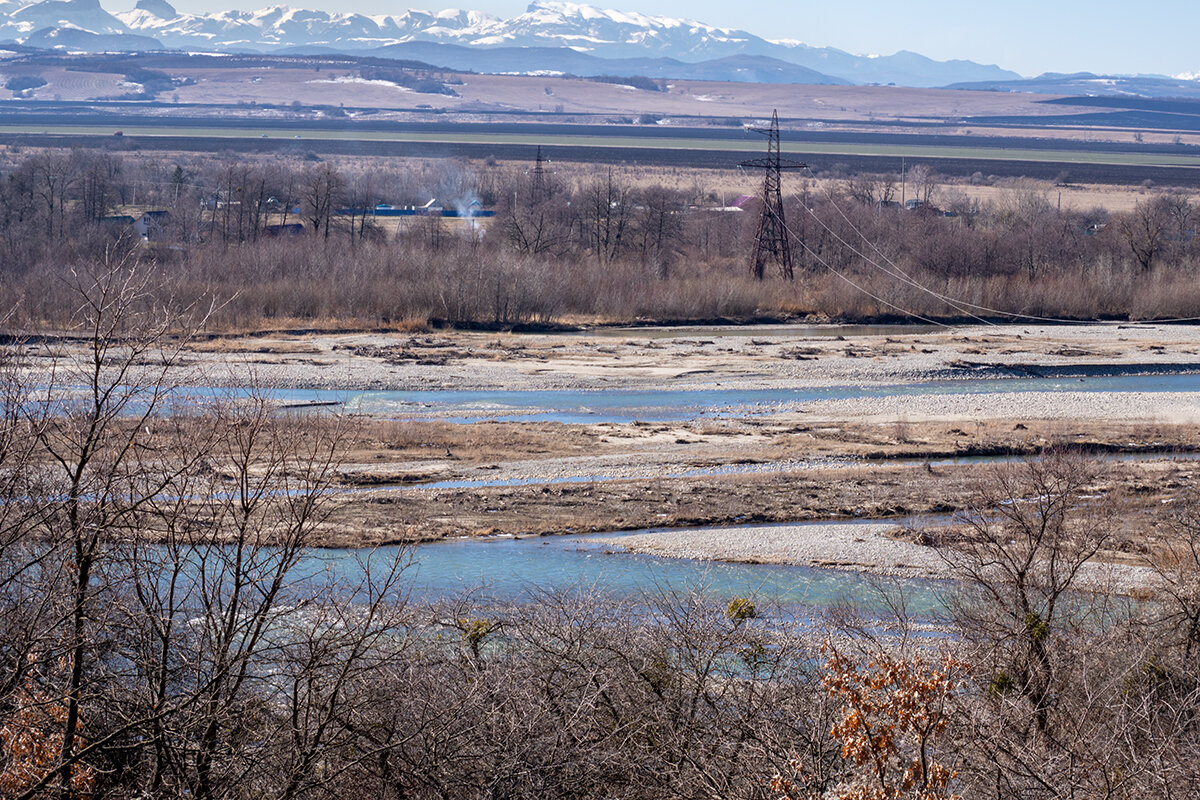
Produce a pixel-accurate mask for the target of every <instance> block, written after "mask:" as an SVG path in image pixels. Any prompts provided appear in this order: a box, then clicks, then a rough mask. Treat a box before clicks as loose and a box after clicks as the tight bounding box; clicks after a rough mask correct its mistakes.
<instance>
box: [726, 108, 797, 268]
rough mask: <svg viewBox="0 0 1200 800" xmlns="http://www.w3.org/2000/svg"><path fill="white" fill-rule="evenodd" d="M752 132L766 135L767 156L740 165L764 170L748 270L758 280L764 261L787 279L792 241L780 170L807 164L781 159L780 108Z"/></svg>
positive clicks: (790, 262)
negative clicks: (760, 203) (769, 122)
mask: <svg viewBox="0 0 1200 800" xmlns="http://www.w3.org/2000/svg"><path fill="white" fill-rule="evenodd" d="M754 132H755V133H761V134H764V135H766V137H767V157H766V158H755V159H751V160H750V161H743V162H742V163H741V166H743V167H756V168H759V169H762V170H763V171H764V173H765V174H764V177H763V192H762V204H763V207H762V216H761V217H759V220H758V231H757V232H756V233H755V234H754V255H753V257H752V258H751V259H750V271H751V273H752V274H753V275H754V277H756V278H758V279H759V280H760V281H761V280H762V279H763V276H764V274H765V272H766V267H767V262H768V261H773V262H774V263H775V264H776V265H777V266H778V267H779V274H780V275H782V276H784V277H785V278H787V279H788V280H789V281H790V280H792V277H793V269H792V243H791V241H790V239H789V238H788V237H789V234H788V230H787V223H786V222H785V219H784V214H783V171H784V170H785V169H804V168H806V167H807V166H808V165H807V164H804V163H802V162H799V161H784V160H783V158H781V156H780V152H779V111H778V109H777V110H775V111H774V112H773V113H772V114H771V127H769V128H754Z"/></svg>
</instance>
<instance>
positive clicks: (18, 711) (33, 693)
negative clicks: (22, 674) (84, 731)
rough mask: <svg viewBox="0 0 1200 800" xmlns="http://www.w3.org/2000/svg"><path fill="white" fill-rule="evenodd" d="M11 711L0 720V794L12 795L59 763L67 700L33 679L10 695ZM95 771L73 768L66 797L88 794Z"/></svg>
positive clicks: (94, 784)
mask: <svg viewBox="0 0 1200 800" xmlns="http://www.w3.org/2000/svg"><path fill="white" fill-rule="evenodd" d="M10 702H11V703H12V705H13V709H12V711H11V712H10V713H9V714H8V716H7V718H5V719H3V720H2V724H0V797H13V796H16V795H19V794H22V793H23V792H25V791H27V790H28V789H29V788H31V787H33V786H34V785H36V784H37V783H38V782H40V781H41V780H42V779H43V778H44V777H45V775H46V773H47V772H49V771H50V770H51V769H54V768H55V767H56V766H57V764H58V763H59V757H60V756H61V755H62V733H61V730H62V726H63V724H64V723H65V722H66V718H67V709H66V704H65V703H63V702H62V701H61V700H56V699H55V698H53V697H50V696H49V695H47V694H46V692H44V691H42V690H41V689H39V688H38V687H37V686H36V685H35V684H34V683H33V680H32V679H28V680H26V682H25V685H24V686H23V687H22V688H21V689H20V690H18V691H17V692H15V693H14V696H13V697H12V698H10ZM95 787H96V776H95V774H94V772H93V771H92V770H90V769H86V768H76V769H75V770H74V771H73V773H72V774H71V793H70V794H69V795H68V797H78V796H86V795H90V794H91V793H92V792H93V791H94V789H95Z"/></svg>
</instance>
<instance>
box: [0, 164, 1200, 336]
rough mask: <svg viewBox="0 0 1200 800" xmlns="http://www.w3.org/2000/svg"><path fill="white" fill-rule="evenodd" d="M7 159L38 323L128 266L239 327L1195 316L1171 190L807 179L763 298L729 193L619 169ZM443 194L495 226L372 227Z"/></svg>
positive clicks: (790, 210) (1194, 248) (2, 191)
mask: <svg viewBox="0 0 1200 800" xmlns="http://www.w3.org/2000/svg"><path fill="white" fill-rule="evenodd" d="M15 158H16V160H14V161H13V162H12V163H11V164H10V165H9V166H8V167H7V168H6V169H4V171H3V174H2V177H0V274H2V276H3V278H4V280H3V289H2V291H3V295H2V297H0V300H2V301H3V303H4V304H5V306H6V307H8V308H18V309H20V312H21V313H23V314H27V315H28V317H29V318H36V319H40V320H45V321H52V320H58V321H61V320H62V319H63V318H64V314H66V313H69V310H70V306H69V304H68V303H67V302H66V298H67V296H68V293H67V292H66V291H65V290H64V289H62V288H61V287H62V284H63V280H62V278H63V276H65V275H67V274H69V271H70V269H71V268H72V267H76V266H79V265H81V264H84V263H87V262H88V261H89V260H95V259H97V258H102V257H105V255H104V254H106V253H107V254H108V256H107V257H113V254H114V253H121V252H137V253H138V257H139V258H141V259H142V260H143V261H145V262H147V263H154V264H156V265H158V267H159V268H160V269H161V271H162V274H163V275H165V276H170V278H171V282H172V283H173V284H174V285H175V286H176V287H178V291H179V292H181V293H190V295H191V296H193V297H198V296H200V295H201V294H203V293H205V292H210V293H217V294H219V295H221V296H225V297H235V298H236V299H235V300H233V301H232V302H231V303H229V304H228V305H227V306H225V307H224V309H223V311H222V314H221V315H220V316H219V317H218V318H216V319H214V323H216V324H224V325H231V326H257V325H261V324H264V323H265V324H268V325H270V324H287V323H291V322H294V321H307V322H325V323H330V324H350V325H355V324H372V325H379V324H384V325H387V324H398V323H400V322H402V321H408V322H415V323H420V322H421V321H422V320H429V319H432V318H437V319H444V320H448V321H451V322H469V323H496V324H514V323H524V322H548V321H555V320H560V319H563V318H570V317H577V318H601V319H604V318H607V319H614V320H629V319H632V318H636V317H649V318H658V319H666V318H671V319H697V318H712V317H724V316H730V317H753V316H756V315H772V316H780V315H788V314H816V315H824V316H827V317H840V318H847V319H870V318H881V317H891V318H909V317H910V315H912V314H915V315H920V316H924V317H937V318H948V317H956V318H964V317H969V316H970V315H971V314H979V315H981V316H986V317H991V318H996V319H1003V318H1005V315H1006V314H1018V315H1021V314H1024V315H1033V316H1053V317H1071V318H1080V319H1089V318H1095V317H1100V316H1104V317H1130V316H1132V317H1137V318H1146V317H1160V318H1170V317H1186V316H1194V315H1197V314H1200V291H1198V290H1197V288H1196V282H1195V281H1194V280H1193V274H1194V271H1195V269H1196V267H1197V260H1198V258H1200V239H1198V238H1197V236H1196V228H1197V205H1196V203H1195V202H1194V201H1193V200H1192V199H1191V198H1189V197H1188V196H1186V195H1183V194H1180V193H1174V192H1169V191H1155V192H1151V193H1149V194H1146V195H1145V196H1144V199H1143V200H1141V201H1140V202H1139V203H1138V204H1137V206H1136V207H1135V208H1134V209H1133V210H1132V211H1129V212H1125V213H1118V214H1112V215H1110V214H1108V213H1106V212H1104V211H1102V210H1095V211H1090V212H1078V211H1069V210H1068V211H1063V210H1060V209H1059V208H1058V207H1057V206H1056V205H1055V204H1054V203H1052V202H1051V201H1050V199H1049V198H1048V197H1047V195H1046V194H1045V193H1043V192H1039V191H1037V190H1033V189H1028V190H1019V189H1014V190H1012V191H1011V192H1010V193H1009V194H1008V195H1007V197H1006V198H1005V199H1004V200H1003V201H997V202H994V203H989V204H981V203H979V202H978V201H975V200H972V199H970V198H969V197H968V196H967V195H966V194H964V193H963V192H961V191H957V190H954V189H953V188H949V189H948V188H945V187H939V184H937V182H936V178H935V176H933V175H932V174H931V173H930V171H929V170H928V169H924V168H917V169H914V170H911V171H910V173H909V176H908V177H909V180H908V182H907V187H908V192H909V193H910V194H912V195H913V196H914V197H915V199H916V200H918V201H919V202H920V205H919V206H918V207H917V208H916V209H914V210H905V209H903V208H900V207H899V204H898V202H897V200H898V199H899V198H898V197H897V185H898V184H897V181H896V179H895V177H894V176H892V177H889V176H870V175H858V176H853V177H851V178H848V179H845V180H841V181H824V182H821V183H820V184H815V183H808V182H803V181H800V182H798V183H797V184H796V185H795V188H796V189H797V190H798V191H797V194H795V195H794V196H792V197H789V198H788V200H787V204H786V205H787V219H788V224H789V228H790V230H791V232H792V235H793V237H794V238H793V248H794V251H795V254H796V257H795V260H796V263H797V268H798V270H799V272H798V275H797V279H796V281H794V282H792V283H789V282H786V281H781V280H779V279H778V277H777V276H772V275H770V274H768V280H765V281H763V282H761V283H760V282H756V281H753V280H751V279H750V278H749V276H748V269H747V263H748V258H749V249H750V243H751V240H752V237H753V233H754V228H755V225H756V223H757V207H756V206H755V204H754V202H753V201H751V202H750V203H748V204H745V205H744V210H741V211H731V210H720V209H724V208H726V206H725V205H724V204H725V203H728V202H731V201H730V199H729V198H718V197H717V196H716V195H715V194H711V193H707V192H705V190H704V189H703V188H702V187H692V188H690V189H688V190H686V191H685V190H677V189H669V188H666V187H663V186H657V185H646V184H645V183H644V182H638V181H634V180H632V179H630V178H629V177H628V175H626V174H624V173H622V172H620V171H613V170H596V171H595V173H594V174H591V175H575V176H573V177H570V178H567V177H565V176H559V175H556V174H555V173H554V171H553V170H543V171H541V172H538V171H537V169H536V168H535V167H534V166H533V165H530V167H529V168H528V169H516V168H511V167H504V166H492V165H488V164H486V163H485V164H481V165H475V166H471V165H464V164H459V163H452V162H431V163H424V164H419V165H416V166H406V167H395V168H392V167H386V168H377V166H378V165H376V164H373V163H372V164H368V163H361V162H342V163H335V162H332V161H299V162H298V163H297V162H296V161H289V160H283V159H252V158H236V159H235V158H205V157H195V158H194V159H192V160H189V161H187V162H186V163H175V162H174V161H163V160H156V159H154V158H152V157H148V156H147V157H143V156H129V155H120V156H118V155H114V154H111V153H104V152H95V151H86V152H85V151H76V152H56V151H45V152H38V153H33V154H30V155H20V154H18V155H17V156H15ZM430 199H437V200H438V201H439V202H440V203H441V204H442V205H444V206H445V207H446V208H448V209H452V210H455V211H460V210H461V212H463V213H469V212H471V211H472V210H474V209H477V208H478V206H473V205H472V204H473V203H474V202H475V201H478V202H479V203H481V204H482V206H483V207H485V208H488V209H489V210H495V212H496V215H495V216H494V217H488V218H484V219H481V220H476V221H474V222H464V221H463V220H461V219H454V218H444V217H441V216H438V215H421V216H417V215H414V216H404V217H384V216H377V215H375V214H373V213H372V209H374V207H375V206H376V205H378V204H381V203H383V204H389V205H394V206H401V205H423V204H425V203H427V202H428V201H429V200H430ZM145 210H155V211H167V212H169V213H168V214H166V215H159V216H158V217H157V218H156V219H154V220H153V221H152V222H150V223H148V225H149V228H148V232H147V234H146V238H148V239H149V241H147V242H143V241H142V237H141V236H140V235H139V233H138V232H136V229H135V227H134V226H131V225H130V224H129V222H128V220H122V219H120V217H122V216H123V215H125V214H129V215H133V216H140V214H141V213H142V212H143V211H145ZM143 227H145V226H143ZM272 320H274V321H275V322H272Z"/></svg>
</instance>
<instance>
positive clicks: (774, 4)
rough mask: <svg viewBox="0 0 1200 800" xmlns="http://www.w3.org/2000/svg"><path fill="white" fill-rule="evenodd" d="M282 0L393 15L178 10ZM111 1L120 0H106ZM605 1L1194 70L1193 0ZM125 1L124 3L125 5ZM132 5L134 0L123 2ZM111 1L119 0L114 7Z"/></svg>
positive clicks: (359, 3)
mask: <svg viewBox="0 0 1200 800" xmlns="http://www.w3.org/2000/svg"><path fill="white" fill-rule="evenodd" d="M275 2H287V3H288V4H289V5H296V6H301V7H307V8H325V9H328V10H335V9H336V10H338V11H350V10H353V11H360V12H364V13H370V14H398V13H401V12H402V11H403V10H404V9H405V8H407V7H408V6H407V5H406V4H404V3H396V2H394V0H344V2H339V3H337V4H334V3H331V2H330V0H231V2H230V3H229V4H228V5H227V4H226V3H223V2H222V0H178V2H177V5H178V7H179V8H180V10H184V11H193V12H197V11H204V10H215V9H217V8H226V7H236V8H243V9H251V8H260V7H262V6H266V5H271V4H273V3H275ZM104 4H105V6H110V7H111V6H117V5H118V4H121V0H105V3H104ZM592 4H593V5H597V6H600V7H602V8H617V9H620V10H624V11H641V12H643V13H646V14H656V15H658V14H661V15H666V16H672V17H687V18H690V19H698V20H700V21H701V22H707V23H709V24H712V25H719V26H722V27H733V28H742V29H744V30H748V31H750V32H751V33H756V34H758V35H760V36H765V37H767V38H772V39H777V38H788V39H800V40H801V41H805V42H807V43H809V44H814V45H820V46H825V45H829V46H833V47H839V48H841V49H843V50H849V51H851V52H856V53H881V54H887V53H893V52H895V51H896V50H915V51H916V52H919V53H922V54H924V55H927V56H930V57H931V58H937V59H948V58H967V59H971V60H972V61H980V62H984V63H995V64H999V65H1000V66H1003V67H1007V68H1009V69H1013V70H1016V71H1017V72H1020V73H1023V74H1026V75H1035V74H1039V73H1042V72H1076V71H1090V72H1115V73H1126V72H1156V73H1163V74H1178V73H1181V72H1200V46H1198V39H1200V3H1198V2H1196V0H1142V2H1130V1H1129V0H1091V1H1090V2H1084V1H1083V0H1006V1H1005V2H996V1H995V0H991V1H990V2H988V1H986V0H985V2H972V0H825V1H824V2H820V3H803V4H801V3H795V2H786V1H785V0H736V1H735V0H633V2H630V0H615V1H614V2H605V1H604V0H600V1H599V2H593V3H592ZM122 5H123V4H122ZM129 5H132V2H129ZM413 5H414V6H415V7H418V8H427V9H441V8H451V7H457V8H472V9H478V10H481V11H487V12H490V13H492V14H496V15H498V16H505V17H507V16H513V15H516V14H520V13H521V12H522V11H524V10H525V7H526V5H527V3H526V2H522V1H521V0H460V1H459V2H455V3H448V2H421V0H416V2H414V3H413ZM114 10H115V9H114Z"/></svg>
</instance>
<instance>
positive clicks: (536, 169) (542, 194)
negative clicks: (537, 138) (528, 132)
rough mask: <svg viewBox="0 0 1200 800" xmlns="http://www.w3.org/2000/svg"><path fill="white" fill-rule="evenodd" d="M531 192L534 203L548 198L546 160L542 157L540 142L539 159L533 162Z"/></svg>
mask: <svg viewBox="0 0 1200 800" xmlns="http://www.w3.org/2000/svg"><path fill="white" fill-rule="evenodd" d="M531 194H532V200H533V204H534V205H537V204H538V203H540V202H542V201H543V200H545V199H546V162H545V160H544V159H543V158H542V146H541V145H540V144H539V145H538V149H537V160H536V161H534V162H533V186H532V191H531Z"/></svg>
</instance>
